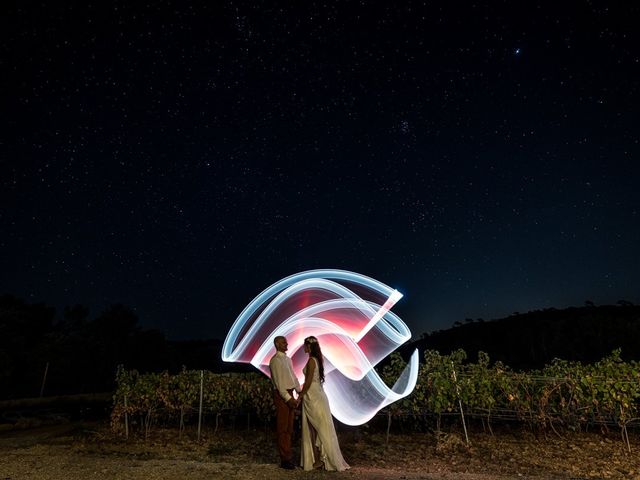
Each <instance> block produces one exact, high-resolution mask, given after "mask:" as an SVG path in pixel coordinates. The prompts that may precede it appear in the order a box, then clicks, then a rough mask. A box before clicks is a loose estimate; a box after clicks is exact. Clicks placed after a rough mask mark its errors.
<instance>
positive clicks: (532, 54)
mask: <svg viewBox="0 0 640 480" xmlns="http://www.w3.org/2000/svg"><path fill="white" fill-rule="evenodd" d="M58 3H60V4H61V5H58ZM63 3H67V5H62V4H63ZM134 3H135V2H121V1H118V2H98V3H89V4H82V3H81V2H78V3H77V4H73V3H69V2H41V3H38V4H36V3H33V4H27V3H25V2H10V3H3V6H2V7H0V8H1V9H2V15H1V20H0V72H1V75H0V105H1V109H2V110H1V112H2V116H1V120H0V121H1V122H2V123H1V125H0V127H1V128H0V167H1V175H0V252H1V254H0V294H1V293H10V294H13V295H16V296H18V297H20V298H23V299H24V300H26V301H28V302H45V303H47V304H49V305H53V306H56V307H57V308H58V311H59V312H61V310H62V308H64V306H65V305H74V304H78V303H79V304H84V305H87V306H89V307H90V309H91V316H92V317H95V316H97V315H98V314H99V313H100V312H101V311H102V310H104V309H105V308H106V307H108V306H109V305H112V304H115V303H124V304H125V305H128V306H129V307H131V308H133V309H134V310H135V311H136V313H137V314H138V316H139V319H140V324H141V325H142V326H143V327H148V328H158V329H160V330H162V331H163V332H165V334H166V335H167V336H168V337H169V338H172V339H205V338H224V336H225V335H226V332H227V329H228V328H229V327H230V325H231V323H232V322H233V320H234V319H235V318H236V316H237V315H238V314H239V313H240V311H241V310H242V308H243V307H244V306H245V305H246V304H247V303H248V302H249V301H250V300H251V299H252V298H253V297H254V296H255V295H257V294H258V293H259V292H260V291H262V290H263V289H264V288H266V287H267V286H269V285H270V284H271V283H273V282H275V281H277V280H279V279H280V278H282V277H285V276H287V275H290V274H293V273H296V272H299V271H302V270H307V269H312V268H342V269H346V270H352V271H356V272H359V273H362V274H365V275H368V276H372V277H374V278H376V279H378V280H380V281H382V282H384V283H386V284H388V285H390V286H392V287H394V288H397V289H399V290H400V291H401V292H402V293H404V295H405V296H404V298H403V299H402V300H401V301H400V303H399V304H398V305H397V307H395V308H394V311H396V312H397V313H398V314H399V315H400V316H401V317H402V319H403V320H404V321H405V322H406V323H407V324H408V325H409V327H410V328H411V330H412V332H413V334H414V337H419V335H420V334H421V333H423V332H427V331H433V330H437V329H441V328H448V327H449V326H451V324H452V323H453V322H455V321H458V320H459V321H464V319H466V318H474V319H475V318H480V317H481V318H484V319H485V320H488V319H491V318H499V317H503V316H507V315H509V314H511V313H512V312H515V311H518V312H526V311H529V310H534V309H541V308H548V307H556V308H564V307H567V306H580V305H583V304H584V302H585V301H586V300H589V301H592V302H594V303H596V304H605V303H612V304H613V303H616V302H617V301H618V300H621V299H624V300H627V301H632V302H634V303H638V302H640V247H639V245H640V195H639V194H638V186H639V185H640V180H639V179H640V176H639V175H640V145H639V143H638V142H639V139H640V115H639V112H640V107H639V106H640V53H639V52H638V45H640V39H638V36H639V35H638V25H640V7H639V6H637V5H636V6H631V5H632V4H634V2H624V3H618V2H598V1H586V0H584V1H563V2H558V1H553V2H539V1H536V2H502V1H494V2H486V1H485V2H482V1H481V2H474V3H471V2H460V3H456V2H444V1H443V2H431V1H430V2H412V3H403V2H402V3H401V2H375V4H374V3H373V2H315V1H309V2H307V1H303V2H278V3H272V2H263V1H246V2H231V1H220V2H218V1H208V2H178V1H164V2H152V3H151V4H148V5H145V4H143V3H135V4H134ZM292 4H295V5H294V6H292ZM634 5H635V4H634Z"/></svg>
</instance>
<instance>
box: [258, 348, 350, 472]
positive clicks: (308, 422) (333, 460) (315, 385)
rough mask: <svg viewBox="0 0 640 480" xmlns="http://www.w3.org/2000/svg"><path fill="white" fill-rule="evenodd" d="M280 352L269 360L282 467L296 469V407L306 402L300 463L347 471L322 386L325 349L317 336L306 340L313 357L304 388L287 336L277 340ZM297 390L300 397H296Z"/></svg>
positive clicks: (308, 352) (308, 350)
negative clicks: (295, 368)
mask: <svg viewBox="0 0 640 480" xmlns="http://www.w3.org/2000/svg"><path fill="white" fill-rule="evenodd" d="M273 343H274V345H275V347H276V353H275V355H274V356H273V357H271V360H270V362H269V368H270V370H271V381H272V382H273V387H274V390H273V401H274V403H275V406H276V422H277V427H276V428H277V434H278V451H279V453H280V467H282V468H286V469H294V468H296V467H295V465H294V463H293V453H292V451H291V437H292V434H293V420H294V415H295V409H296V408H297V406H298V405H300V404H302V445H301V455H300V463H301V465H302V468H304V469H305V470H313V469H325V470H338V471H341V470H346V469H347V468H349V465H348V464H347V462H345V461H344V458H343V457H342V452H340V445H339V444H338V437H337V435H336V430H335V427H334V425H333V417H332V416H331V410H330V408H329V400H328V399H327V395H326V394H325V393H324V390H323V389H322V384H323V383H324V362H323V358H322V350H321V349H320V344H319V343H318V339H317V338H316V337H307V338H305V340H304V352H305V353H307V354H308V355H309V360H308V361H307V364H306V365H305V367H304V369H303V370H302V371H303V373H304V387H300V383H299V382H298V379H297V377H296V376H295V374H294V373H293V364H292V363H291V359H290V358H289V357H288V356H287V354H286V352H287V348H288V343H287V339H286V338H285V337H281V336H280V337H276V338H275V339H274V340H273ZM294 390H295V391H296V392H297V393H298V398H297V399H296V398H294V396H293V392H294Z"/></svg>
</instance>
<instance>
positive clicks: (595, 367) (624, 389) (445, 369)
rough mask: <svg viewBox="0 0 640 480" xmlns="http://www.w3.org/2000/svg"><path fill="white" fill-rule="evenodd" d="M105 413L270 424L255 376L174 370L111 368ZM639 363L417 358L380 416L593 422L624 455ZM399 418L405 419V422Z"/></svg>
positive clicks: (397, 367)
mask: <svg viewBox="0 0 640 480" xmlns="http://www.w3.org/2000/svg"><path fill="white" fill-rule="evenodd" d="M405 366H406V363H405V362H404V360H403V359H402V357H401V356H400V355H399V354H398V353H394V354H393V355H392V356H391V357H390V361H389V363H388V364H387V365H386V366H384V367H383V368H382V369H381V371H380V374H381V376H382V378H383V379H384V380H385V381H386V382H387V384H389V385H392V384H393V383H394V382H395V381H396V379H397V378H398V377H399V375H400V373H401V372H402V371H403V369H404V367H405ZM116 380H117V390H116V392H115V395H114V407H113V411H112V414H111V426H112V429H113V430H114V431H116V432H121V433H123V434H125V435H129V429H130V428H133V425H134V424H135V425H137V427H136V428H138V429H139V430H140V431H141V432H143V433H144V435H145V436H146V435H148V433H149V431H150V429H151V428H153V425H156V424H159V423H160V424H163V425H165V426H166V425H175V427H176V428H179V429H180V432H182V431H183V430H184V427H185V424H186V423H191V424H193V423H198V432H199V431H200V423H201V422H202V412H204V413H205V414H206V416H207V418H211V417H212V416H213V418H214V419H215V420H214V422H215V429H217V428H218V421H219V418H220V417H221V416H225V415H226V416H232V417H233V418H236V417H237V416H239V415H245V416H246V418H247V422H250V420H251V418H252V417H253V418H259V419H262V421H263V422H269V420H270V418H271V416H272V415H273V414H274V409H273V403H272V396H271V389H272V387H271V383H270V382H269V380H268V379H267V378H266V377H265V376H264V375H262V374H259V373H250V374H214V373H211V372H206V371H194V370H183V371H182V372H180V373H178V374H175V375H171V374H169V373H167V372H164V373H149V374H139V373H138V372H137V371H135V370H131V371H127V370H125V369H123V368H120V369H119V370H118V372H117V378H116ZM639 411H640V362H636V361H631V362H624V361H622V360H621V358H620V351H619V350H616V351H614V352H612V353H611V354H610V355H609V356H607V357H605V358H603V359H602V360H600V361H599V362H596V363H594V364H581V363H580V362H569V361H564V360H555V361H553V362H552V363H550V364H548V365H546V366H545V367H544V368H543V369H540V370H532V371H528V372H516V371H513V370H512V369H510V368H509V367H508V366H506V365H504V364H502V363H500V362H495V363H491V362H490V359H489V357H488V355H486V354H485V353H483V352H480V353H479V355H478V359H477V361H476V362H470V361H467V356H466V353H465V352H464V351H463V350H457V351H455V352H452V353H451V354H450V355H441V354H439V353H438V352H436V351H432V350H428V351H426V352H424V355H423V361H422V362H421V365H420V372H419V376H418V382H417V384H416V388H415V390H414V392H413V393H412V394H411V395H410V396H408V397H406V398H404V399H402V400H400V401H398V402H396V403H393V404H391V405H390V406H388V407H387V408H386V409H385V410H383V411H382V412H380V414H381V415H386V417H387V419H388V421H387V428H389V427H390V426H391V423H392V422H398V423H399V424H400V425H405V424H409V425H411V428H422V429H426V428H429V425H431V424H433V423H435V429H437V430H439V429H440V427H441V421H442V419H443V418H450V417H451V416H452V415H458V416H459V418H460V420H461V421H462V423H463V425H464V426H465V431H466V424H465V418H466V419H470V418H471V419H475V420H479V423H481V424H482V426H483V428H485V429H486V430H488V431H491V428H492V424H494V425H495V424H496V423H503V422H513V421H515V422H519V423H520V424H522V425H523V426H526V427H528V428H531V429H537V430H544V431H545V432H546V431H548V432H553V433H555V434H558V435H560V434H561V431H562V430H572V431H581V430H586V429H588V428H590V427H593V426H596V427H599V428H603V429H609V428H616V429H619V430H620V433H621V436H622V439H623V441H625V444H626V446H627V448H629V449H630V444H629V439H628V430H627V428H628V427H629V426H631V425H634V424H636V423H637V422H640V418H638V417H639V416H640V414H639ZM407 419H409V420H410V421H409V422H407Z"/></svg>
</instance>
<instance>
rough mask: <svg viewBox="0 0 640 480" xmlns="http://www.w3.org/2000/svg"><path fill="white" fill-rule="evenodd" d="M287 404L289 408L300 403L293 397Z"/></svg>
mask: <svg viewBox="0 0 640 480" xmlns="http://www.w3.org/2000/svg"><path fill="white" fill-rule="evenodd" d="M287 405H289V408H296V407H297V406H298V403H297V402H296V401H295V399H294V398H293V397H291V398H290V399H289V400H288V401H287Z"/></svg>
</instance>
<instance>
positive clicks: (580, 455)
mask: <svg viewBox="0 0 640 480" xmlns="http://www.w3.org/2000/svg"><path fill="white" fill-rule="evenodd" d="M340 440H341V445H342V449H343V453H344V456H345V458H346V459H347V461H348V462H349V463H350V464H351V466H352V468H351V470H349V471H347V472H343V473H336V472H322V471H315V472H304V471H302V470H294V471H286V470H282V469H280V468H278V467H277V465H276V463H275V462H276V458H275V447H274V445H273V443H272V440H271V437H270V433H269V432H265V431H264V430H252V431H249V432H248V431H246V430H245V431H235V432H234V431H223V432H218V433H216V434H215V435H214V434H213V433H212V432H210V431H208V432H206V435H205V436H204V437H203V438H202V439H201V441H200V442H196V441H195V440H194V438H193V432H187V434H185V436H183V438H179V437H178V434H177V432H176V431H175V430H162V429H156V430H155V431H154V432H152V435H151V436H150V438H149V439H147V440H146V441H145V440H144V439H142V438H132V439H129V440H128V441H127V440H124V439H122V438H121V437H118V436H114V435H113V434H112V433H111V432H110V431H109V429H108V427H107V426H106V425H104V424H95V423H94V424H78V423H76V424H72V423H69V424H63V425H55V426H49V427H43V428H37V429H30V430H24V431H11V432H3V433H1V434H0V480H18V479H33V480H39V479H46V480H87V479H98V480H101V479H134V480H137V479H145V480H147V479H171V480H173V479H175V480H179V479H180V480H181V479H193V480H200V479H202V480H204V479H206V480H211V479H248V480H257V479H273V478H282V479H319V478H322V479H338V478H344V479H355V478H365V479H373V480H396V479H398V480H399V479H407V480H416V479H430V480H441V479H442V480H444V479H447V480H449V479H462V480H498V479H500V480H502V479H511V478H514V479H519V478H528V479H567V480H569V479H573V480H577V479H586V478H612V479H636V480H640V438H638V436H637V434H634V435H632V438H631V440H632V444H631V447H632V452H631V453H628V452H627V451H626V445H624V444H623V443H622V441H621V440H620V437H619V436H618V435H616V434H615V432H614V433H611V434H609V435H604V434H601V433H581V434H570V435H566V436H565V437H563V438H559V437H557V436H555V435H553V436H550V435H549V436H547V437H546V438H545V436H544V435H542V436H535V435H533V434H530V433H525V432H521V431H518V432H501V433H499V434H497V435H496V436H495V437H494V436H491V435H488V434H479V433H473V435H472V437H471V440H472V443H471V446H470V447H467V446H466V445H465V443H464V442H463V441H462V438H461V437H460V436H459V435H458V434H456V433H450V434H446V435H441V437H440V438H436V436H435V435H434V434H431V433H426V434H425V433H415V434H411V435H392V436H391V438H390V441H389V444H387V443H386V441H385V437H384V435H381V434H367V433H364V434H363V433H357V434H356V433H354V432H342V433H341V434H340Z"/></svg>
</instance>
